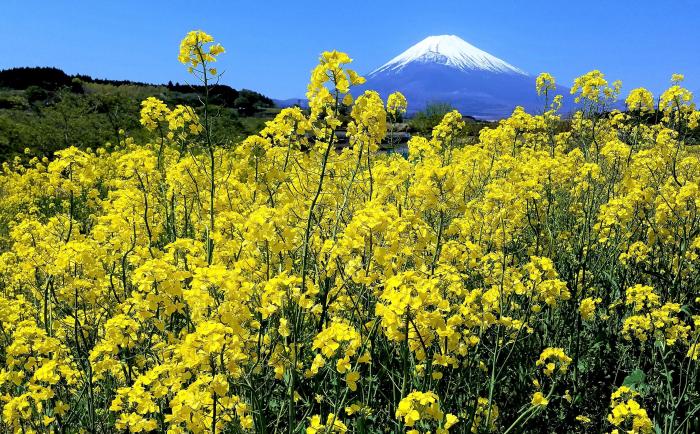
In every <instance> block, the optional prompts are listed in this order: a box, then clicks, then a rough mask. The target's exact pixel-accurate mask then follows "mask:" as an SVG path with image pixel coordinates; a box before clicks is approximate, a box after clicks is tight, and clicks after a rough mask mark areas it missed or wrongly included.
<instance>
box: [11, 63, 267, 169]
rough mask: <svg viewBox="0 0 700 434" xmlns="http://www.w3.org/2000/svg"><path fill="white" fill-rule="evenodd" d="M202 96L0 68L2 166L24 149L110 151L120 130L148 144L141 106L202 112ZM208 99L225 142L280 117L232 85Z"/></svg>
mask: <svg viewBox="0 0 700 434" xmlns="http://www.w3.org/2000/svg"><path fill="white" fill-rule="evenodd" d="M202 92H203V88H202V86H190V85H185V84H179V83H174V84H173V83H172V82H169V83H167V84H151V83H142V82H136V81H130V80H106V79H98V78H93V77H90V76H88V75H83V74H77V75H68V74H66V73H65V72H64V71H62V70H60V69H58V68H52V67H23V68H12V69H6V70H0V161H5V160H7V159H8V158H10V157H12V156H13V155H16V154H18V153H21V152H22V151H23V150H24V149H25V148H29V149H31V150H32V151H34V152H33V153H36V154H41V155H50V154H52V153H53V152H54V151H56V150H58V149H61V148H63V147H66V146H71V145H75V146H79V147H93V148H95V147H100V146H106V144H108V143H110V142H111V143H115V142H116V141H118V140H119V131H120V130H123V131H124V133H125V134H126V135H127V136H131V137H134V138H136V139H142V138H144V137H143V135H144V132H143V130H142V127H141V125H140V123H139V110H140V103H141V101H142V100H144V99H145V98H147V97H149V96H155V97H157V98H160V99H162V100H163V101H165V102H166V103H167V104H169V105H171V106H172V105H176V104H188V105H192V106H194V107H196V106H198V105H199V99H198V98H199V96H200V95H202ZM210 101H211V103H212V105H213V106H214V108H215V112H216V113H217V115H218V116H217V117H216V119H215V120H214V122H217V123H219V124H220V125H221V127H222V128H220V129H219V130H220V131H223V132H224V134H225V135H226V137H222V140H224V141H228V140H231V141H234V140H239V139H241V138H242V137H245V136H246V135H248V134H251V133H255V132H257V131H258V130H259V129H260V128H262V126H263V124H264V120H265V119H267V118H269V117H270V116H271V115H272V114H274V112H275V108H274V107H275V105H274V103H273V101H272V100H271V99H270V98H268V97H266V96H265V95H262V94H260V93H258V92H255V91H252V90H247V89H240V90H239V89H234V88H232V87H230V86H227V85H221V84H219V85H215V86H212V87H210Z"/></svg>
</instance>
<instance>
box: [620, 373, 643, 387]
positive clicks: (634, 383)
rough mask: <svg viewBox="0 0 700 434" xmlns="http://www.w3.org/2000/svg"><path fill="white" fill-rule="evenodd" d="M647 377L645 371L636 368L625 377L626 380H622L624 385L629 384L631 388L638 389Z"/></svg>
mask: <svg viewBox="0 0 700 434" xmlns="http://www.w3.org/2000/svg"><path fill="white" fill-rule="evenodd" d="M646 379H647V376H646V374H645V373H644V371H642V370H641V369H635V370H634V371H632V372H630V373H629V375H627V376H626V377H625V380H624V381H623V382H622V385H623V386H627V387H629V388H631V389H638V388H639V386H642V385H644V382H645V381H646Z"/></svg>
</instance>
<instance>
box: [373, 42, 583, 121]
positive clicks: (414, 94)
mask: <svg viewBox="0 0 700 434" xmlns="http://www.w3.org/2000/svg"><path fill="white" fill-rule="evenodd" d="M365 89H371V90H376V91H378V92H379V93H380V94H381V95H382V97H384V98H386V97H387V96H388V95H389V94H390V93H392V92H394V91H400V92H402V93H403V94H404V95H405V96H406V98H407V99H408V103H409V113H411V112H416V111H420V110H423V109H424V108H425V106H426V105H427V104H429V103H431V102H444V103H449V104H451V105H452V106H453V107H455V108H456V109H458V110H459V111H460V112H461V113H462V114H464V115H471V116H474V117H477V118H481V119H499V118H503V117H507V116H509V115H510V114H511V113H512V111H513V109H514V108H515V107H516V106H518V105H520V106H523V107H524V108H525V109H526V110H527V111H529V112H540V111H542V110H543V109H544V98H542V97H538V96H537V93H536V91H535V77H533V76H531V75H528V74H527V73H525V72H524V71H523V70H521V69H519V68H517V67H515V66H513V65H511V64H509V63H507V62H505V61H504V60H501V59H499V58H497V57H495V56H493V55H491V54H489V53H487V52H485V51H483V50H480V49H479V48H477V47H475V46H473V45H471V44H469V43H468V42H466V41H464V40H462V39H461V38H459V37H458V36H455V35H441V36H429V37H427V38H425V39H424V40H422V41H420V42H419V43H417V44H416V45H414V46H412V47H410V48H409V49H408V50H406V51H404V52H403V53H401V54H399V55H398V56H396V57H394V58H393V59H391V60H390V61H389V62H387V63H385V64H384V65H382V66H380V67H379V68H377V69H376V70H374V71H372V72H371V73H370V74H369V75H368V76H367V82H366V83H365V84H364V85H363V86H362V87H361V89H360V90H365ZM556 93H562V94H564V95H566V94H568V92H566V89H563V88H558V89H557V91H556ZM569 102H570V101H569V99H568V98H565V104H566V105H568V103H569Z"/></svg>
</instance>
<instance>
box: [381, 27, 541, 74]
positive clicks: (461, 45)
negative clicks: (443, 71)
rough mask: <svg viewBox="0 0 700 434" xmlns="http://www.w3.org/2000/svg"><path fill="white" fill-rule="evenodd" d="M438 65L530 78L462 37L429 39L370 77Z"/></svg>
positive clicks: (450, 36)
mask: <svg viewBox="0 0 700 434" xmlns="http://www.w3.org/2000/svg"><path fill="white" fill-rule="evenodd" d="M415 62H418V63H437V64H442V65H446V66H450V67H453V68H456V69H460V70H463V71H469V70H479V71H489V72H499V73H508V74H520V75H527V74H526V73H525V72H524V71H522V70H521V69H519V68H516V67H515V66H513V65H511V64H509V63H507V62H505V61H503V60H501V59H499V58H497V57H495V56H492V55H491V54H489V53H487V52H485V51H483V50H481V49H479V48H477V47H475V46H473V45H472V44H470V43H468V42H467V41H465V40H463V39H462V38H460V37H459V36H455V35H440V36H428V37H427V38H425V39H423V40H422V41H420V42H419V43H417V44H416V45H414V46H412V47H411V48H409V49H408V50H406V51H404V52H403V53H401V54H399V55H398V56H396V57H394V58H393V59H391V60H390V61H389V62H387V63H385V64H384V65H382V66H380V67H379V68H377V69H376V70H374V71H372V72H371V73H370V76H371V75H374V74H377V73H379V72H383V71H393V70H401V69H403V68H404V67H405V66H406V65H408V64H410V63H415Z"/></svg>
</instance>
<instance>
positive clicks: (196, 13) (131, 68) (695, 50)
mask: <svg viewBox="0 0 700 434" xmlns="http://www.w3.org/2000/svg"><path fill="white" fill-rule="evenodd" d="M191 29H202V30H205V31H206V32H208V33H211V34H212V35H213V36H214V37H215V38H216V39H217V40H218V41H220V42H221V43H222V44H223V45H224V47H226V49H227V53H226V54H225V55H223V56H222V57H221V60H220V62H219V65H217V66H218V67H219V68H220V69H224V70H225V71H226V74H225V76H224V79H223V82H224V83H226V84H229V85H231V86H233V87H236V88H241V87H245V88H249V89H254V90H258V91H260V92H263V93H265V94H267V95H269V96H272V97H276V98H289V97H299V96H303V94H304V92H305V86H306V82H307V80H308V76H309V71H310V70H311V68H312V67H313V66H314V64H315V63H316V61H317V58H318V55H319V53H320V52H321V51H324V50H330V49H338V50H343V51H346V52H348V53H349V54H350V55H351V57H353V58H354V59H355V62H354V66H355V67H356V69H357V70H358V71H359V72H361V73H367V72H369V71H371V70H372V69H374V68H375V67H377V66H379V65H381V64H382V63H384V62H385V61H387V60H389V59H390V58H391V57H393V56H395V55H397V54H398V53H400V52H401V51H403V50H404V49H406V48H408V47H409V46H411V45H412V44H414V43H416V42H418V41H419V40H421V39H423V38H424V37H426V36H429V35H437V34H456V35H458V36H460V37H462V38H463V39H465V40H466V41H468V42H470V43H472V44H473V45H476V46H477V47H479V48H481V49H483V50H486V51H488V52H490V53H491V54H493V55H495V56H497V57H500V58H502V59H504V60H506V61H507V62H509V63H511V64H513V65H516V66H518V67H520V68H521V69H524V70H526V71H528V72H529V73H531V74H537V73H539V72H541V71H548V72H550V73H552V74H553V75H554V76H555V77H556V78H557V81H558V82H559V83H561V84H564V85H566V86H569V85H570V84H571V81H572V80H573V78H574V77H576V76H578V75H580V74H582V73H584V72H587V71H589V70H591V69H600V70H601V71H603V72H604V73H605V74H606V75H607V77H608V78H610V79H621V80H623V83H624V87H625V88H626V89H631V88H632V87H637V86H645V87H648V88H649V89H651V90H653V91H654V92H658V91H660V90H662V89H664V88H665V86H666V84H667V83H668V80H669V78H670V75H671V74H672V73H674V72H680V73H684V74H685V75H686V86H687V87H689V88H690V89H691V90H693V91H696V92H697V91H700V1H699V0H657V1H649V0H639V1H627V0H625V1H623V0H607V1H600V0H577V1H558V2H557V1H540V0H510V1H495V0H491V1H486V0H484V1H469V0H461V1H458V0H452V1H438V0H421V1H413V0H404V1H401V0H394V1H382V0H371V1H365V0H340V1H316V0H312V1H303V0H296V1H290V0H286V1H278V0H246V1H238V0H233V1H217V0H209V1H184V0H177V1H176V0H172V1H148V0H141V1H138V2H137V1H131V0H122V1H111V0H110V1H94V0H93V1H89V2H88V1H60V2H59V1H46V0H43V1H37V0H20V1H18V0H0V41H2V43H0V69H2V68H9V67H14V66H56V67H59V68H62V69H63V70H65V71H66V72H68V73H83V74H89V75H92V76H95V77H100V78H113V79H131V80H138V81H146V82H167V81H168V80H172V81H180V82H182V81H184V80H186V79H187V74H186V72H185V70H184V67H183V66H182V65H180V64H179V63H178V62H177V58H176V57H177V51H178V44H179V42H180V39H181V38H182V36H183V35H184V34H185V33H186V32H187V31H188V30H191ZM698 98H700V95H698Z"/></svg>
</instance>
